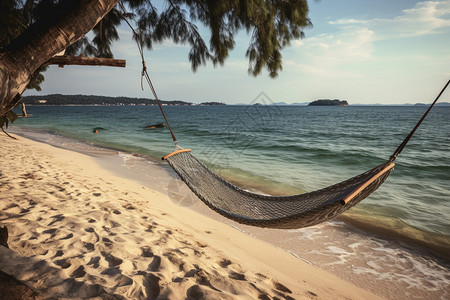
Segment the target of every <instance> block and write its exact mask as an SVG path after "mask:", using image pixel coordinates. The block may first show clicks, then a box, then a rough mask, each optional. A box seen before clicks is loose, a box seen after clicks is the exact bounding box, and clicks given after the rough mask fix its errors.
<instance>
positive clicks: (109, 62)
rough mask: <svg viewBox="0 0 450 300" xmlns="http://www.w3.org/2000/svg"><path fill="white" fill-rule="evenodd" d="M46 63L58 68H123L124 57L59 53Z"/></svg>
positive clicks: (124, 63)
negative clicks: (69, 66) (68, 66)
mask: <svg viewBox="0 0 450 300" xmlns="http://www.w3.org/2000/svg"><path fill="white" fill-rule="evenodd" d="M46 64H48V65H58V66H59V67H60V68H62V67H64V66H65V65H85V66H109V67H121V68H124V67H125V65H126V61H125V59H114V58H103V57H85V56H72V55H60V56H53V57H52V58H50V59H49V61H48V62H47V63H46Z"/></svg>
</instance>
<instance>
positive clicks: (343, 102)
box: [308, 99, 348, 106]
mask: <svg viewBox="0 0 450 300" xmlns="http://www.w3.org/2000/svg"><path fill="white" fill-rule="evenodd" d="M308 106H348V102H347V101H346V100H339V99H334V100H330V99H320V100H315V101H313V102H311V103H309V104H308Z"/></svg>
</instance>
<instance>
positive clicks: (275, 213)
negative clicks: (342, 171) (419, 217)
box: [126, 21, 450, 229]
mask: <svg viewBox="0 0 450 300" xmlns="http://www.w3.org/2000/svg"><path fill="white" fill-rule="evenodd" d="M126 22H127V23H128V21H126ZM128 25H130V24H129V23H128ZM130 28H131V29H132V30H133V32H134V33H135V36H137V34H136V32H135V31H134V29H133V28H132V27H131V25H130ZM137 44H138V48H139V52H140V54H141V58H142V77H141V80H142V78H145V79H146V81H147V83H148V85H149V87H150V89H151V91H152V93H153V96H154V97H155V100H156V101H157V103H158V106H159V109H160V111H161V113H162V115H163V117H164V120H165V121H166V124H167V127H168V128H169V131H170V134H171V135H172V140H173V142H174V144H175V151H173V152H172V153H170V154H168V155H166V156H165V157H163V160H166V161H167V162H168V163H169V165H170V166H171V167H172V168H173V169H174V170H175V172H176V173H177V174H178V175H179V176H180V178H181V179H182V180H183V181H184V182H185V183H186V184H187V186H188V187H189V188H190V189H191V190H192V192H194V194H196V195H197V196H198V197H199V198H200V199H201V200H202V201H203V202H204V203H205V204H206V205H208V206H209V207H210V208H211V209H213V210H215V211H216V212H218V213H220V214H221V215H223V216H225V217H227V218H229V219H232V220H235V221H237V222H239V223H243V224H248V225H253V226H260V227H270V228H286V229H288V228H301V227H306V226H312V225H315V224H318V223H321V222H324V221H327V220H330V219H332V218H334V217H336V216H338V215H340V214H341V213H343V212H345V211H346V210H348V209H349V208H351V207H353V206H354V205H356V204H357V203H359V202H360V201H361V200H363V199H364V198H366V197H368V196H369V195H370V194H371V193H372V192H374V191H375V190H376V189H377V188H378V187H379V186H380V185H381V184H382V183H383V182H384V181H385V180H386V179H387V178H388V176H389V175H390V174H391V172H392V170H393V168H394V165H395V164H394V161H395V159H396V158H397V156H398V155H399V154H400V153H401V152H402V150H403V148H404V147H405V146H406V144H407V143H408V142H409V140H410V139H411V137H412V136H413V135H414V133H415V132H416V130H417V128H419V126H420V124H421V123H422V122H423V120H424V119H425V117H426V116H427V115H428V113H429V112H430V110H431V108H432V107H433V106H434V105H435V103H436V102H437V101H438V99H439V97H440V96H441V95H442V93H443V92H444V91H445V89H446V88H447V86H448V85H449V83H450V80H449V81H448V82H447V84H446V85H445V86H444V88H443V89H442V90H441V92H440V93H439V95H438V96H437V97H436V99H435V100H434V102H433V103H432V104H431V105H430V107H429V108H428V110H427V111H426V112H425V113H424V115H423V116H422V118H421V119H420V120H419V122H418V123H417V124H416V126H415V127H414V129H413V130H412V131H411V132H410V133H409V135H408V136H407V137H406V138H405V139H404V140H403V142H402V143H401V144H400V145H399V146H398V148H397V149H396V150H395V152H394V153H393V154H392V155H391V156H390V158H389V159H388V160H387V161H386V162H384V163H382V164H380V165H379V166H376V167H375V168H373V169H371V170H369V171H367V172H365V173H362V174H360V175H358V176H355V177H353V178H350V179H348V180H345V181H343V182H340V183H337V184H335V185H332V186H329V187H326V188H323V189H320V190H317V191H314V192H310V193H304V194H298V195H293V196H267V195H262V194H257V193H252V192H249V191H246V190H244V189H242V188H239V187H237V186H235V185H233V184H231V183H230V182H228V181H226V180H225V179H223V178H222V177H220V176H219V175H217V174H216V173H214V172H213V171H211V170H210V169H209V168H208V167H207V166H205V165H204V164H203V163H202V162H200V161H199V160H198V159H197V158H195V156H194V155H192V153H191V150H190V149H183V148H181V147H180V146H179V145H178V141H177V139H176V138H175V134H174V133H173V131H172V128H171V127H170V124H169V121H168V119H167V117H166V114H165V113H164V110H163V108H162V105H161V103H160V101H159V98H158V96H157V94H156V91H155V89H154V88H153V84H152V82H151V80H150V76H149V75H148V72H147V68H146V65H145V60H144V55H143V51H142V46H141V44H140V43H139V41H138V43H137ZM141 87H142V88H143V85H142V81H141Z"/></svg>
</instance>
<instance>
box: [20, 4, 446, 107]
mask: <svg viewBox="0 0 450 300" xmlns="http://www.w3.org/2000/svg"><path fill="white" fill-rule="evenodd" d="M308 4H309V8H310V12H309V18H310V19H311V21H312V23H313V27H312V28H307V29H305V30H304V32H305V38H303V39H301V40H295V41H293V42H292V43H291V45H290V46H289V47H287V48H285V49H284V50H283V51H282V55H283V70H282V71H281V72H280V73H279V76H278V77H277V78H276V79H271V78H270V77H269V76H268V73H267V72H266V71H263V73H262V74H261V75H259V76H258V77H256V78H255V77H252V76H250V75H248V72H247V69H248V60H247V58H246V57H245V52H246V49H247V47H248V43H249V40H250V37H249V35H248V34H247V33H246V32H245V31H242V32H240V33H239V34H238V35H237V36H236V37H235V41H236V46H235V49H234V50H233V51H232V52H231V54H230V57H229V58H228V59H227V61H226V62H225V65H224V66H217V67H215V68H214V67H213V66H212V64H211V63H208V64H207V66H201V67H199V69H198V70H197V72H195V73H193V72H192V70H191V65H190V63H189V60H188V53H189V50H190V49H189V46H188V45H176V44H174V43H173V42H171V41H165V42H163V43H161V44H157V45H155V46H154V49H153V50H151V51H147V50H146V51H145V59H146V61H147V68H148V71H149V74H150V77H151V79H152V82H153V85H154V87H155V90H156V92H157V94H158V97H159V98H160V99H162V100H183V101H188V102H193V103H201V102H205V101H219V102H225V103H227V104H234V103H252V102H253V101H254V100H255V99H257V97H259V95H261V93H264V95H266V97H268V98H269V100H270V101H273V102H286V103H295V102H311V101H313V100H317V99H340V100H347V101H348V102H349V104H350V105H352V104H403V103H418V102H421V103H430V102H432V101H433V100H434V98H435V97H436V96H437V94H438V93H439V91H440V90H441V89H442V87H443V86H444V85H445V83H446V82H447V81H448V80H449V79H450V0H440V1H414V0H394V1H393V0H377V1H373V0H319V1H316V0H312V1H308ZM119 33H120V36H121V39H120V41H118V42H116V43H115V44H114V47H113V53H114V56H115V58H120V59H126V61H127V67H126V68H113V67H98V66H95V67H92V66H65V67H64V68H58V67H57V66H51V67H50V68H49V69H48V71H47V72H45V73H44V76H45V78H46V80H45V82H44V83H43V84H42V91H41V92H37V91H35V90H29V91H26V92H25V93H24V95H47V94H67V95H71V94H84V95H104V96H127V97H139V98H141V97H142V98H152V99H153V98H154V97H153V96H152V94H151V93H150V90H149V89H148V88H145V89H144V91H142V90H141V85H140V84H141V83H140V75H141V68H142V66H141V60H140V57H139V53H138V49H137V46H136V44H135V42H134V41H132V39H131V34H130V30H128V29H127V28H126V27H125V26H122V27H120V30H119ZM206 41H208V38H207V39H206ZM440 101H442V102H450V91H447V92H446V93H445V94H443V96H442V97H441V100H440Z"/></svg>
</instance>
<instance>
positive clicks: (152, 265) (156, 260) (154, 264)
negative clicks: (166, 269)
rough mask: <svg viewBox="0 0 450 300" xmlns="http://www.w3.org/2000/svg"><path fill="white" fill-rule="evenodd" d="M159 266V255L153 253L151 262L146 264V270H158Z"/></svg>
mask: <svg viewBox="0 0 450 300" xmlns="http://www.w3.org/2000/svg"><path fill="white" fill-rule="evenodd" d="M160 267H161V257H160V256H158V255H155V257H154V258H153V260H152V262H151V263H150V264H149V265H148V268H147V270H149V271H151V272H158V271H159V268H160Z"/></svg>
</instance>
